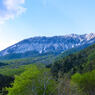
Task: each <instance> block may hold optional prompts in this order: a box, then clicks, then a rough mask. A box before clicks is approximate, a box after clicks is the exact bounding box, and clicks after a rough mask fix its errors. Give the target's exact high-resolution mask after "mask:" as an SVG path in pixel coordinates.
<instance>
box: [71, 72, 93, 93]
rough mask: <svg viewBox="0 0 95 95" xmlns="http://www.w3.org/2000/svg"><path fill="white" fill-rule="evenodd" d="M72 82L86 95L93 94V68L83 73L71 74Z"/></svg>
mask: <svg viewBox="0 0 95 95" xmlns="http://www.w3.org/2000/svg"><path fill="white" fill-rule="evenodd" d="M72 82H73V83H75V84H77V85H78V87H79V90H80V91H83V92H84V93H85V94H86V95H94V94H95V70H93V71H92V72H88V73H84V74H79V73H77V74H75V75H73V76H72Z"/></svg>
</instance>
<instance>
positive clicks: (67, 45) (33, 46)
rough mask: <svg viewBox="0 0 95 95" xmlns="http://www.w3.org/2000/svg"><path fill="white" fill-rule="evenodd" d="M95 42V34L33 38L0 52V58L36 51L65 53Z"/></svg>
mask: <svg viewBox="0 0 95 95" xmlns="http://www.w3.org/2000/svg"><path fill="white" fill-rule="evenodd" d="M94 42H95V34H94V33H90V34H84V35H77V34H70V35H64V36H53V37H33V38H29V39H25V40H23V41H20V42H19V43H16V44H15V45H12V46H10V47H8V48H6V49H5V50H3V51H1V52H0V56H4V55H7V54H13V53H25V52H28V51H36V52H38V53H47V52H60V53H61V52H64V51H65V50H68V49H71V48H74V47H78V46H82V45H88V44H89V45H90V44H93V43H94Z"/></svg>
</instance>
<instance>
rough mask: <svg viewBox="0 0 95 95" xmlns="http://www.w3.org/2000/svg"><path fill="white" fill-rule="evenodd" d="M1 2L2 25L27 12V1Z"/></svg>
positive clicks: (3, 0) (5, 0)
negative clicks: (25, 6) (25, 4)
mask: <svg viewBox="0 0 95 95" xmlns="http://www.w3.org/2000/svg"><path fill="white" fill-rule="evenodd" d="M0 2H1V7H0V23H4V22H5V21H6V20H9V19H14V18H15V16H19V15H21V14H22V13H23V12H25V10H26V8H24V7H23V4H24V3H25V0H1V1H0Z"/></svg>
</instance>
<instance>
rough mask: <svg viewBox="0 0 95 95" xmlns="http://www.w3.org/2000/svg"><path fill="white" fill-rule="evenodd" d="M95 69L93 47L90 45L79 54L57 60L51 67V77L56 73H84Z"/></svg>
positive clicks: (94, 46) (94, 47)
mask: <svg viewBox="0 0 95 95" xmlns="http://www.w3.org/2000/svg"><path fill="white" fill-rule="evenodd" d="M94 69H95V45H92V46H90V47H88V48H86V49H84V50H82V51H80V52H77V53H75V54H72V55H69V56H67V57H65V58H63V59H62V58H61V59H58V60H57V61H56V62H55V63H54V64H53V65H52V67H51V71H52V74H53V75H56V76H57V75H58V72H62V73H63V74H64V73H71V75H72V74H74V73H76V72H79V73H84V72H88V71H91V70H94Z"/></svg>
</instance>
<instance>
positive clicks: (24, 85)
mask: <svg viewBox="0 0 95 95" xmlns="http://www.w3.org/2000/svg"><path fill="white" fill-rule="evenodd" d="M55 87H56V82H55V81H54V79H53V78H52V77H51V75H50V73H49V70H48V69H43V68H38V67H37V66H35V65H32V66H31V67H30V68H28V70H26V71H25V72H24V73H22V74H21V75H20V76H16V77H15V81H14V83H13V87H12V88H8V92H9V93H8V95H49V93H51V92H52V90H53V89H54V88H55ZM44 93H45V94H44Z"/></svg>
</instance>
